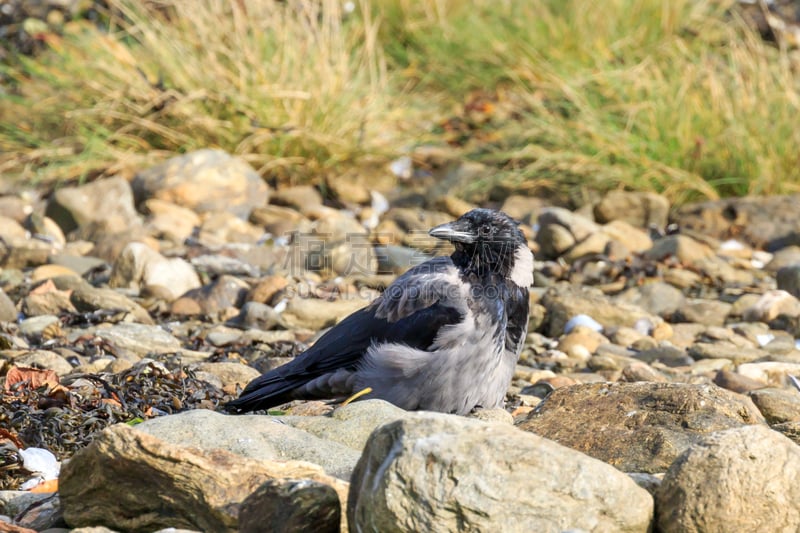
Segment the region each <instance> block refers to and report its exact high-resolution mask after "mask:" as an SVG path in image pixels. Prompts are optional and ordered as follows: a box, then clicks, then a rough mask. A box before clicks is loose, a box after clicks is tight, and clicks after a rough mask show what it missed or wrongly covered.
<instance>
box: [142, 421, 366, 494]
mask: <svg viewBox="0 0 800 533" xmlns="http://www.w3.org/2000/svg"><path fill="white" fill-rule="evenodd" d="M136 429H137V430H138V431H142V432H145V433H148V434H150V435H153V436H155V437H158V438H160V439H163V440H165V441H167V442H169V443H171V444H175V445H179V446H190V447H193V448H199V449H201V450H207V451H210V450H214V449H221V450H226V451H228V452H231V453H235V454H237V455H241V456H243V457H248V458H251V459H258V460H261V461H273V460H282V461H287V460H293V461H307V462H309V463H314V464H317V465H320V467H322V468H324V469H325V471H326V472H328V473H329V474H330V475H333V476H337V477H339V478H341V479H349V476H350V474H351V473H352V471H353V468H354V467H355V464H356V462H357V461H358V456H359V451H360V450H359V451H356V450H355V449H353V448H349V447H347V446H345V445H343V444H340V443H338V442H334V441H331V440H325V439H322V438H319V437H316V436H315V435H313V434H311V433H309V432H306V431H303V430H301V429H296V428H293V427H291V426H290V425H288V424H287V423H284V417H281V416H277V417H270V416H263V415H237V416H228V415H223V414H220V413H215V412H213V411H208V410H205V409H197V410H194V411H186V412H183V413H178V414H174V415H167V416H161V417H157V418H152V419H150V420H147V421H145V422H143V423H141V424H138V425H137V426H136Z"/></svg>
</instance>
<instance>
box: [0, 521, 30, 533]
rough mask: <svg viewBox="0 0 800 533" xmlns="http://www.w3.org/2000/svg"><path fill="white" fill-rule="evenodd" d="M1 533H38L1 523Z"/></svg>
mask: <svg viewBox="0 0 800 533" xmlns="http://www.w3.org/2000/svg"><path fill="white" fill-rule="evenodd" d="M0 533H36V530H35V529H28V528H27V527H22V526H15V525H14V524H9V523H8V522H3V521H0Z"/></svg>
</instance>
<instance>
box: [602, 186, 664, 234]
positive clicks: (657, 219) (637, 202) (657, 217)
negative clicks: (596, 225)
mask: <svg viewBox="0 0 800 533" xmlns="http://www.w3.org/2000/svg"><path fill="white" fill-rule="evenodd" d="M594 216H595V219H596V220H597V221H598V222H600V223H605V222H610V221H612V220H624V221H626V222H628V223H630V224H632V225H634V226H638V227H640V228H646V227H648V226H651V225H652V226H655V227H657V228H663V227H665V226H666V225H667V218H668V216H669V200H667V199H666V198H665V197H663V196H661V195H659V194H656V193H654V192H638V191H610V192H608V193H606V195H605V196H604V197H603V198H602V199H601V200H600V201H599V202H598V203H597V205H595V206H594Z"/></svg>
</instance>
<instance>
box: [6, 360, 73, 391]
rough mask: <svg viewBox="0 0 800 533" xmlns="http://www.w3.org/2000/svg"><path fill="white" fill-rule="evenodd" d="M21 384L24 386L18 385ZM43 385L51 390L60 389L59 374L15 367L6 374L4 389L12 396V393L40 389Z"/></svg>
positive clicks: (51, 371)
mask: <svg viewBox="0 0 800 533" xmlns="http://www.w3.org/2000/svg"><path fill="white" fill-rule="evenodd" d="M19 383H21V384H22V385H17V384H19ZM43 385H47V386H48V387H50V388H51V389H55V388H56V387H58V386H59V385H60V384H59V381H58V374H56V373H55V372H54V371H53V370H39V369H38V368H27V367H22V366H13V367H11V369H10V370H9V371H8V374H6V382H5V385H4V387H3V388H4V391H5V392H6V393H7V394H10V393H11V392H12V391H14V392H16V391H19V390H27V389H38V388H39V387H41V386H43Z"/></svg>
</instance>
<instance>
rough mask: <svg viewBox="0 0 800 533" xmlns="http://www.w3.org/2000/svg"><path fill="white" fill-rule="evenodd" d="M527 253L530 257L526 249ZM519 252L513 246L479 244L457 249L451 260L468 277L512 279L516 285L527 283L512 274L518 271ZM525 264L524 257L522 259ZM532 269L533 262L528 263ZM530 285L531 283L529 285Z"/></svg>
mask: <svg viewBox="0 0 800 533" xmlns="http://www.w3.org/2000/svg"><path fill="white" fill-rule="evenodd" d="M525 251H526V252H527V253H528V254H529V255H530V252H529V251H528V250H527V247H525ZM518 256H520V254H519V253H518V250H517V249H516V248H515V247H514V245H513V244H508V245H501V246H498V245H496V244H494V245H492V246H489V245H488V244H477V245H475V246H470V247H469V248H467V247H464V248H461V247H459V248H457V249H456V251H455V252H453V255H451V256H450V257H451V259H452V260H453V263H454V264H455V265H456V266H457V267H458V268H459V270H461V272H463V273H464V274H466V275H468V276H476V277H478V278H479V279H486V278H489V277H492V276H494V277H500V278H503V279H507V278H508V279H511V280H512V281H514V282H515V283H516V282H517V281H523V282H524V281H525V280H524V279H521V276H519V275H517V276H514V277H516V278H517V279H514V278H513V277H512V274H513V273H515V272H516V271H517V264H516V263H517V262H518ZM522 259H523V262H524V257H522ZM528 264H529V266H530V267H531V268H532V266H533V263H532V261H529V262H528ZM528 285H530V283H528Z"/></svg>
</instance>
